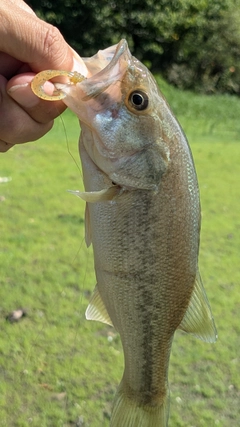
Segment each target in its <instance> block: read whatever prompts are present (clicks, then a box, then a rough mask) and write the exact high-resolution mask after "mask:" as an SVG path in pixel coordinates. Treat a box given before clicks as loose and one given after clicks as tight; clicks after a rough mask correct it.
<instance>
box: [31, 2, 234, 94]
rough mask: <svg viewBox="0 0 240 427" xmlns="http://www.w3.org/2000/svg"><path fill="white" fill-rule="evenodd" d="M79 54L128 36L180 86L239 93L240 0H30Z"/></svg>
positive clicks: (141, 56)
mask: <svg viewBox="0 0 240 427" xmlns="http://www.w3.org/2000/svg"><path fill="white" fill-rule="evenodd" d="M28 4H29V5H30V6H31V7H32V8H33V9H34V10H35V11H36V13H37V14H38V15H39V16H40V17H41V18H43V19H45V20H46V21H48V22H49V23H51V24H53V25H55V26H57V27H58V28H59V29H60V31H61V32H62V34H63V35H64V37H65V38H66V40H67V41H68V42H69V43H70V45H71V46H72V47H73V48H75V49H76V50H77V51H78V52H79V54H80V55H81V56H90V55H92V54H94V53H96V51H97V50H99V49H103V48H105V47H107V46H109V45H112V44H115V43H117V42H118V41H119V40H120V39H121V38H126V39H127V40H128V43H129V46H130V49H131V51H132V53H133V54H134V55H135V56H136V57H137V58H138V59H140V60H141V61H144V62H147V65H148V66H150V67H151V68H152V70H153V71H160V72H161V73H162V75H164V77H165V78H166V79H167V80H168V81H169V82H171V83H173V84H175V85H176V86H178V87H181V88H188V89H190V88H194V89H197V90H204V91H205V92H208V93H213V92H216V91H218V92H219V91H220V92H230V93H238V94H239V93H240V0H160V1H159V0H145V1H139V0H121V1H116V0H111V1H109V0H80V1H79V0H54V1H50V0H41V1H39V0H29V1H28Z"/></svg>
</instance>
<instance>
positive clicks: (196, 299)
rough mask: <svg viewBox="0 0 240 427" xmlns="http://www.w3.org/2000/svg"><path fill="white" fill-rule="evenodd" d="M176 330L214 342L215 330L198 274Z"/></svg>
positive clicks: (215, 337)
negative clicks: (185, 309)
mask: <svg viewBox="0 0 240 427" xmlns="http://www.w3.org/2000/svg"><path fill="white" fill-rule="evenodd" d="M178 329H181V330H183V331H185V332H188V333H189V334H193V335H194V336H196V337H197V338H200V339H201V340H202V341H206V342H215V341H216V339H217V330H216V327H215V324H214V320H213V316H212V312H211V308H210V305H209V302H208V299H207V295H206V292H205V289H204V287H203V284H202V280H201V277H200V274H199V272H197V276H196V280H195V285H194V289H193V293H192V296H191V299H190V303H189V306H188V309H187V311H186V313H185V316H184V318H183V320H182V322H181V323H180V325H179V327H178Z"/></svg>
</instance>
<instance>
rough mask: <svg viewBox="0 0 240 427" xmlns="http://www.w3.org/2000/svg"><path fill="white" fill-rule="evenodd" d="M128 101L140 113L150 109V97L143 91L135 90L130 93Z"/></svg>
mask: <svg viewBox="0 0 240 427" xmlns="http://www.w3.org/2000/svg"><path fill="white" fill-rule="evenodd" d="M128 101H129V102H130V104H131V106H132V107H133V108H134V109H135V110H138V111H143V110H146V108H147V107H148V96H147V94H146V93H145V92H143V91H142V90H134V91H133V92H131V93H130V95H129V97H128Z"/></svg>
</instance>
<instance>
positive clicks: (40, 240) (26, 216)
mask: <svg viewBox="0 0 240 427" xmlns="http://www.w3.org/2000/svg"><path fill="white" fill-rule="evenodd" d="M160 82H161V86H162V89H163V92H164V93H165V94H166V96H167V99H168V100H169V103H170V105H171V106H172V108H173V110H174V111H175V113H176V115H177V117H178V118H179V120H180V122H181V124H182V126H183V128H184V130H185V132H186V133H187V135H188V137H189V141H190V144H191V147H192V151H193V155H194V159H195V164H196V168H197V172H198V177H199V183H200V190H201V202H202V234H201V251H200V262H199V263H200V271H201V274H202V278H203V281H204V283H205V287H206V289H207V293H208V296H209V299H210V302H211V306H212V310H213V313H214V316H215V320H216V324H217V327H218V333H219V339H218V341H217V343H216V344H214V345H209V344H205V343H202V342H201V341H198V340H196V339H194V338H191V337H189V336H187V335H184V334H183V333H180V332H177V334H176V337H175V340H174V344H173V350H172V356H171V363H170V373H169V381H170V389H171V407H170V421H169V427H206V426H207V427H212V426H219V427H230V426H231V427H233V426H234V427H235V426H237V425H238V424H239V421H240V409H239V402H240V360H239V348H240V338H239V337H240V321H239V313H240V300H239V291H238V287H239V282H240V268H239V248H240V215H239V212H240V197H239V196H240V194H239V193H240V186H239V178H240V144H239V142H240V121H239V111H240V101H239V100H238V99H236V98H232V97H229V96H218V97H216V96H215V97H206V96H200V95H195V94H192V93H187V92H181V91H179V90H176V89H174V88H171V87H169V86H167V85H166V84H165V83H164V82H163V81H160ZM63 120H64V123H65V129H66V134H67V138H68V146H69V150H70V152H71V153H72V156H73V157H74V158H75V161H74V160H73V158H72V157H71V156H70V154H69V152H68V147H67V142H66V135H65V131H64V128H63V124H62V121H61V120H60V119H58V120H57V121H56V124H55V127H54V130H53V131H51V132H50V133H49V134H48V135H47V136H46V137H44V138H43V139H42V140H41V141H38V142H35V143H31V144H26V145H22V146H19V147H15V148H14V149H12V150H11V151H9V152H8V153H6V154H2V155H1V159H0V176H11V177H12V181H10V182H8V183H5V184H0V200H1V202H0V210H1V215H0V230H1V239H0V266H1V276H0V426H1V427H2V426H5V427H15V426H16V427H25V426H34V427H55V426H56V427H58V426H59V427H60V426H61V427H63V426H64V427H70V426H82V427H87V426H88V427H100V426H101V427H107V426H108V425H109V417H110V411H111V403H112V400H113V396H114V393H115V390H116V387H117V384H118V383H119V381H120V378H121V374H122V366H123V358H122V351H121V344H120V340H119V337H118V335H116V334H115V333H114V331H113V330H112V329H111V328H110V327H106V326H104V325H102V324H98V323H96V322H87V321H86V320H85V317H84V311H85V308H86V306H87V301H88V298H89V295H90V293H91V291H92V289H93V287H94V285H95V278H94V273H93V263H92V253H91V249H90V250H87V249H86V248H85V242H84V223H83V221H84V203H83V202H81V200H80V199H78V198H76V197H74V196H72V195H71V194H69V193H67V191H66V190H67V189H80V188H82V177H81V171H80V168H79V158H78V152H77V139H78V134H79V130H78V123H77V120H76V119H75V118H74V117H73V115H72V114H71V113H70V112H66V113H65V114H64V119H63ZM75 162H76V163H75ZM19 307H24V308H26V310H27V316H26V317H25V318H24V319H23V320H22V321H21V322H19V323H15V324H11V323H9V322H7V321H6V319H5V318H6V316H7V314H8V313H9V312H11V311H12V310H14V309H16V308H19Z"/></svg>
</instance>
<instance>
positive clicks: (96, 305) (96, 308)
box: [85, 285, 113, 326]
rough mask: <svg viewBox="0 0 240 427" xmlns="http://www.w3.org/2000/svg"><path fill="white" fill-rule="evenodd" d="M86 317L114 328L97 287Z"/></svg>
mask: <svg viewBox="0 0 240 427" xmlns="http://www.w3.org/2000/svg"><path fill="white" fill-rule="evenodd" d="M85 316H86V319H87V320H97V321H98V322H102V323H107V324H108V325H111V326H113V324H112V321H111V319H110V317H109V315H108V312H107V309H106V307H105V305H104V302H103V300H102V298H101V296H100V294H99V291H98V288H97V285H96V287H95V289H94V291H93V294H92V296H91V299H90V302H89V305H88V307H87V310H86V313H85Z"/></svg>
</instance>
